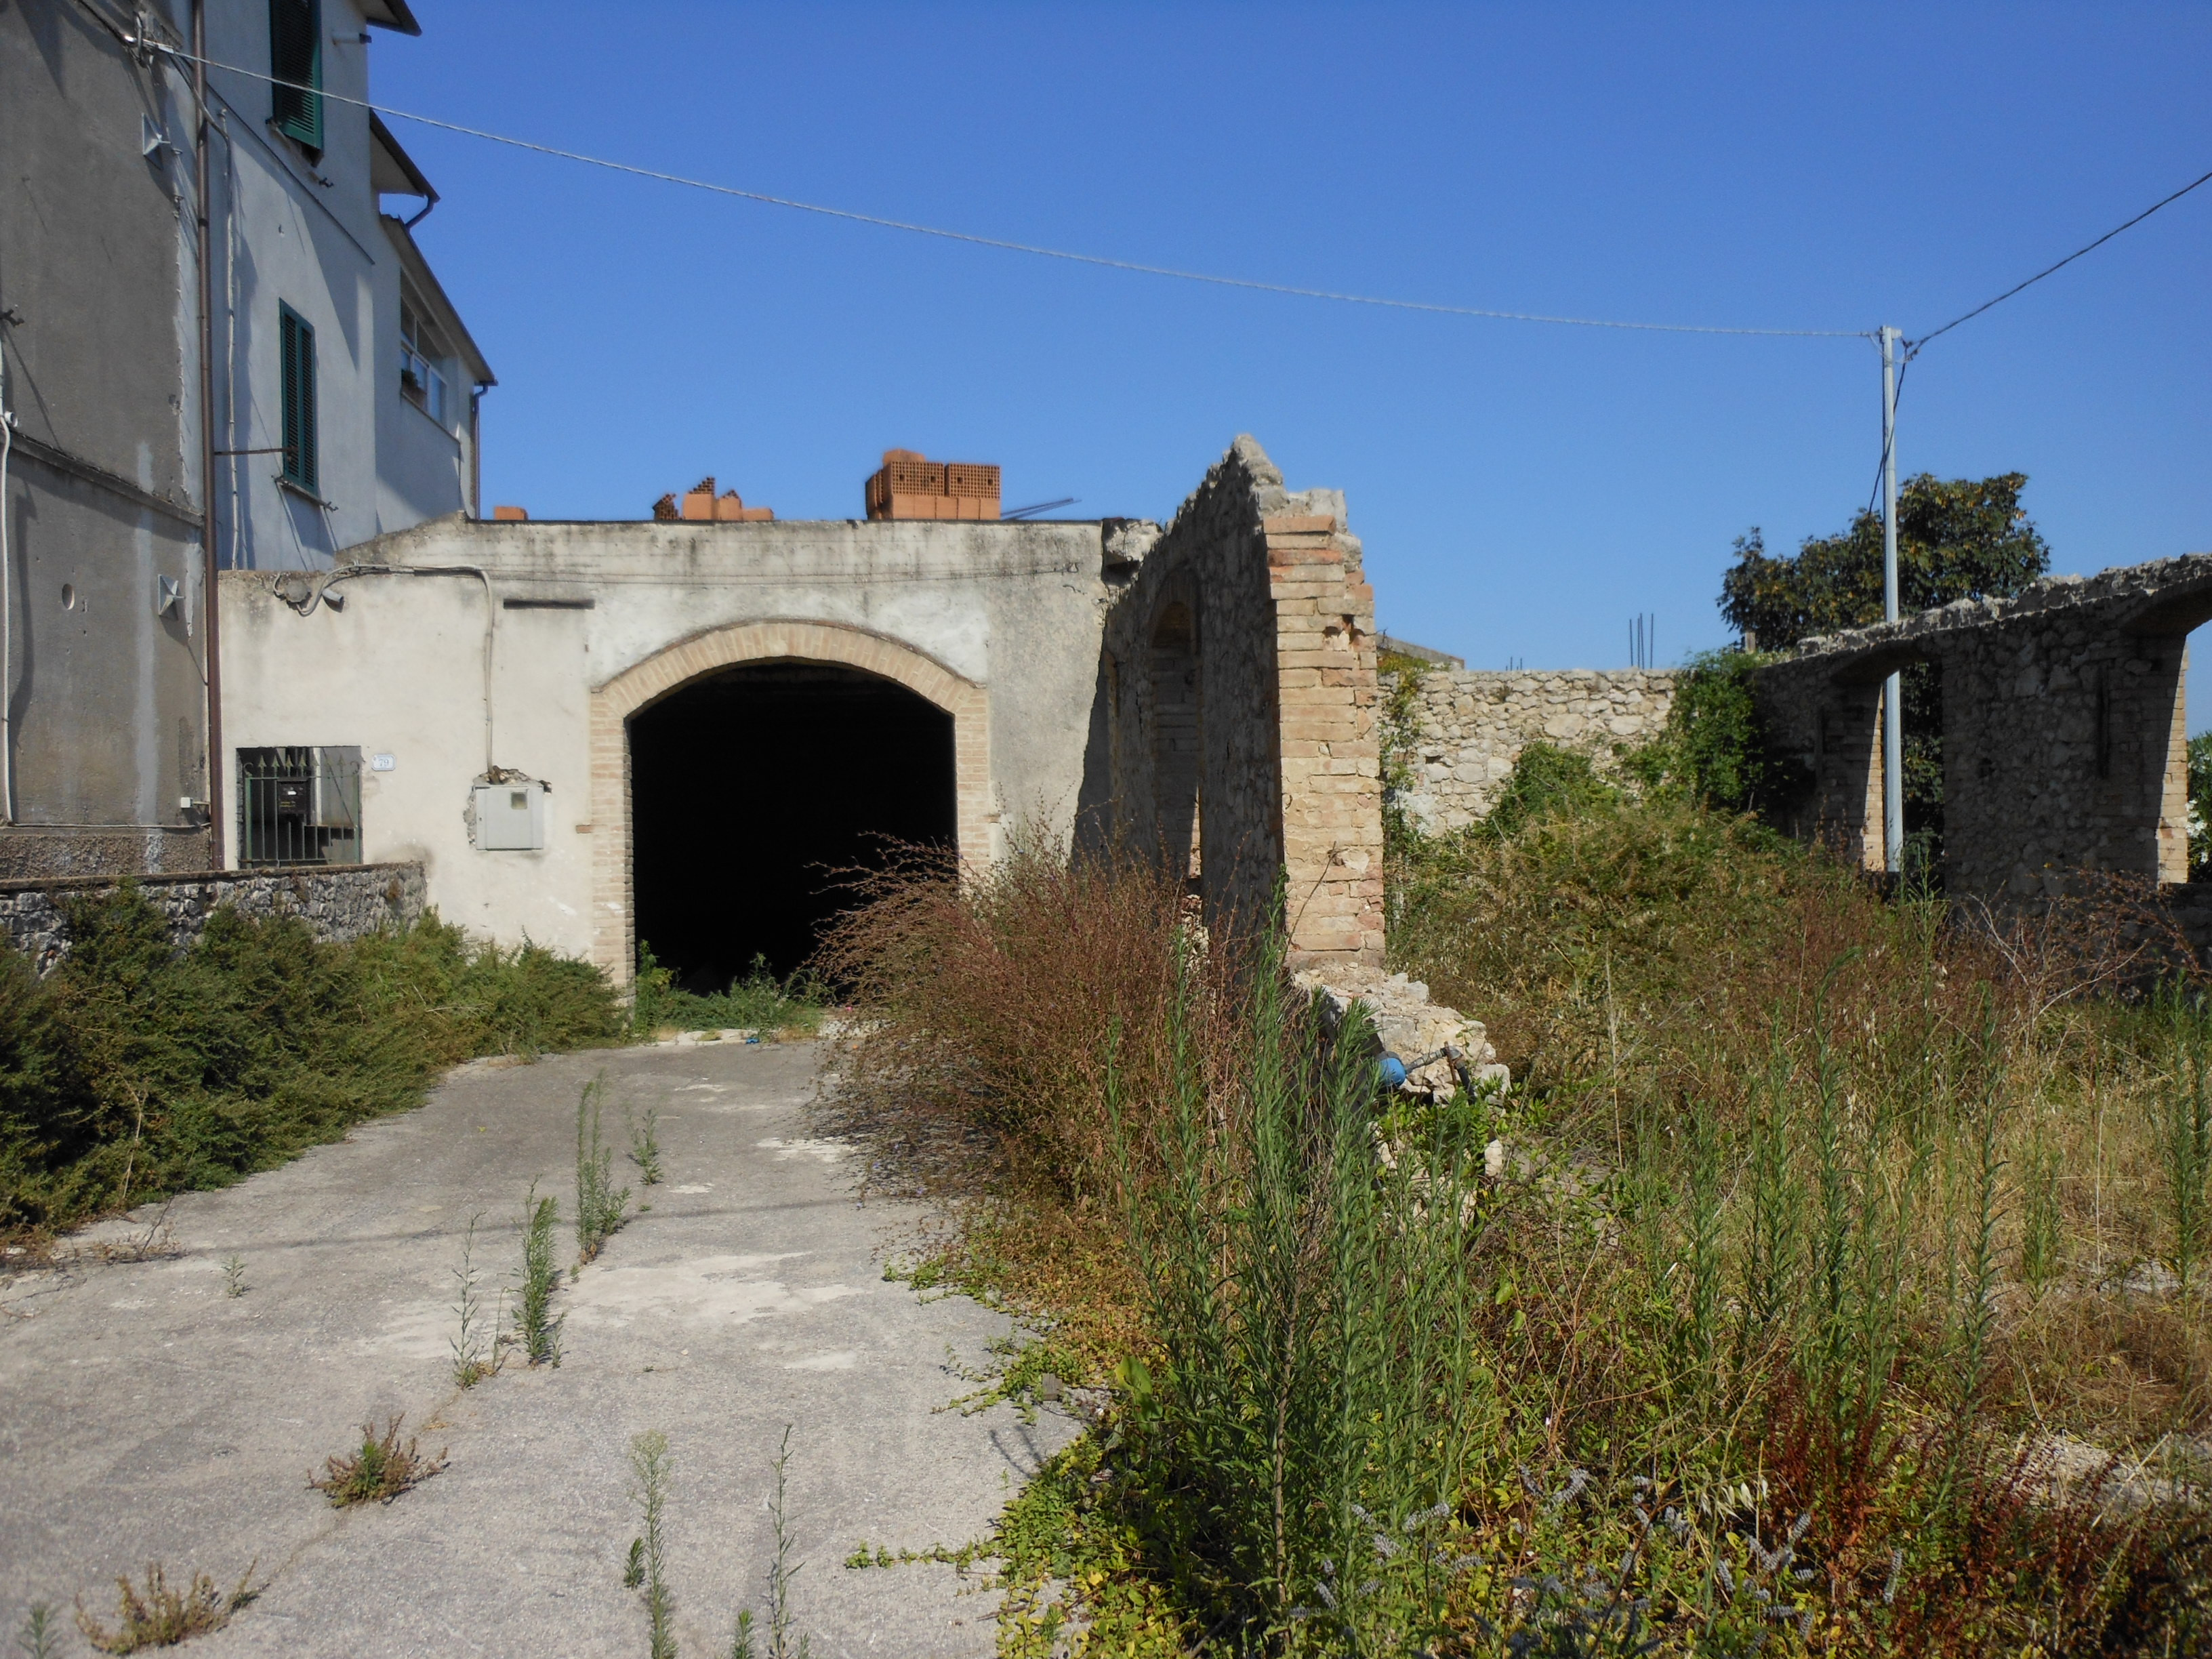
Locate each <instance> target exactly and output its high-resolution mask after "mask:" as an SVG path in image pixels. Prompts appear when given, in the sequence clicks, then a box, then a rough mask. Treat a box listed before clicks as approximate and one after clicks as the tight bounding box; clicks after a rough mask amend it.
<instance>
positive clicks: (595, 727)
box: [591, 622, 993, 986]
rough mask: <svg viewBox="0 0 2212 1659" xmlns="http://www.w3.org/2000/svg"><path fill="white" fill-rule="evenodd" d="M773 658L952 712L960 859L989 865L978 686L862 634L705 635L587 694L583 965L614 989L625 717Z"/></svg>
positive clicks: (628, 907)
mask: <svg viewBox="0 0 2212 1659" xmlns="http://www.w3.org/2000/svg"><path fill="white" fill-rule="evenodd" d="M777 659H792V660H797V661H801V662H820V663H835V664H836V665H840V666H842V667H846V668H854V669H858V670H859V671H861V672H862V673H866V674H873V675H876V676H878V678H883V679H887V680H890V681H893V682H895V683H896V684H900V685H902V686H904V687H906V688H907V690H909V691H912V692H914V693H915V694H916V695H917V696H921V697H923V698H925V699H926V700H927V701H928V702H932V703H933V704H935V705H936V706H937V707H938V708H942V709H943V710H945V713H946V714H950V715H951V716H952V769H953V801H954V810H955V814H956V822H957V831H956V841H957V847H958V849H959V854H960V861H961V863H962V864H963V865H967V866H981V865H983V864H985V863H987V862H988V861H989V860H990V857H991V818H992V816H993V807H992V801H991V714H990V698H989V696H988V694H987V692H986V691H985V690H984V689H983V688H982V687H981V686H980V685H978V684H975V682H974V681H973V680H970V679H968V678H965V677H963V676H962V675H960V674H957V673H955V672H954V671H952V670H951V669H950V668H947V667H946V666H945V665H944V664H943V663H941V662H939V661H938V660H937V659H935V658H934V657H932V656H929V655H927V653H923V652H921V651H917V650H915V648H914V647H912V646H910V645H906V644H903V643H902V642H901V641H897V640H895V639H892V638H890V636H889V635H884V634H878V633H875V632H872V630H870V629H864V628H853V627H848V626H845V625H842V624H839V623H816V622H754V623H732V624H730V625H728V626H726V627H720V628H710V629H704V630H702V632H700V633H697V634H694V635H690V637H689V638H686V639H682V640H678V641H676V642H675V643H674V644H673V645H670V646H668V647H665V648H663V649H662V650H659V651H658V652H655V653H653V655H652V656H650V657H647V659H645V660H644V661H642V662H640V663H636V664H634V665H631V666H630V667H629V668H626V669H624V670H623V671H622V672H621V673H619V674H617V675H615V676H614V677H613V678H611V679H608V680H606V681H605V682H604V683H602V684H599V685H597V686H595V687H593V688H592V709H591V744H592V782H591V792H592V828H593V830H594V833H593V835H592V962H593V963H595V964H596V965H597V966H598V967H599V968H600V969H603V970H604V971H605V973H606V975H607V976H608V978H609V979H611V981H614V983H615V984H617V985H620V986H626V985H628V984H629V982H630V979H631V976H632V971H633V969H634V968H635V963H636V961H637V911H636V908H635V904H634V902H633V895H632V891H631V884H630V876H631V871H632V868H633V863H632V860H633V849H632V847H631V841H630V757H629V721H630V717H631V716H632V715H634V714H638V713H639V712H641V710H643V709H646V708H650V707H651V706H652V705H653V704H654V703H656V702H659V701H660V700H661V699H662V698H663V697H665V696H669V695H671V693H673V692H675V691H678V690H682V689H683V688H684V686H686V685H688V684H690V683H691V682H692V681H694V680H696V679H698V678H700V677H702V675H706V674H711V673H714V672H715V671H717V670H719V669H723V668H730V667H734V666H736V665H738V664H740V663H749V662H770V661H775V660H777Z"/></svg>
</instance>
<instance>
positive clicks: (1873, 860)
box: [1758, 554, 2212, 901]
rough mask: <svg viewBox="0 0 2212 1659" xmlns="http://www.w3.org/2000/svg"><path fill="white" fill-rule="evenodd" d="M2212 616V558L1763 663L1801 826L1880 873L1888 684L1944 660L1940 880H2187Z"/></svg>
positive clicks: (1788, 816)
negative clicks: (2191, 715) (1907, 669)
mask: <svg viewBox="0 0 2212 1659" xmlns="http://www.w3.org/2000/svg"><path fill="white" fill-rule="evenodd" d="M2208 619H2212V555H2208V554H2191V555H2189V556H2185V557H2181V558H2177V559H2160V560H2156V561H2154V562H2150V563H2148V564H2142V565H2130V566H2126V567H2124V568H2118V569H2113V570H2108V571H2106V572H2104V573H2102V574H2100V575H2098V576H2095V577H2093V578H2090V579H2088V580H2083V579H2082V578H2081V577H2078V576H2064V577H2057V578H2054V579H2052V580H2048V581H2043V582H2039V583H2037V584H2035V585H2034V586H2033V587H2031V588H2029V589H2028V590H2027V592H2024V593H2022V594H2021V595H2019V596H2018V597H2017V598H2015V599H1991V600H1978V601H1974V600H1961V601H1960V602H1959V603H1958V604H1955V605H1946V606H1944V607H1942V609H1940V610H1936V611H1923V612H1921V613H1920V614H1919V615H1917V616H1914V617H1905V618H1903V619H1901V620H1899V621H1898V622H1896V623H1886V624H1882V625H1881V626H1877V627H1874V628H1865V629H1852V630H1850V631H1849V632H1845V633H1840V634H1836V635H1826V636H1823V637H1820V638H1815V639H1811V640H1808V641H1805V642H1804V643H1803V644H1802V645H1801V646H1800V647H1798V648H1797V649H1796V651H1795V652H1794V653H1791V654H1790V655H1789V656H1787V657H1784V658H1782V659H1779V660H1778V661H1776V662H1773V663H1771V664H1770V665H1766V666H1765V667H1763V668H1762V669H1761V670H1760V671H1759V675H1758V686H1759V699H1760V702H1761V705H1762V708H1763V711H1764V714H1765V719H1766V722H1767V726H1768V728H1769V731H1770V733H1771V739H1772V741H1773V742H1774V743H1775V744H1776V745H1777V746H1778V748H1780V749H1781V750H1784V752H1785V753H1787V754H1789V755H1791V756H1793V757H1796V759H1797V760H1798V761H1799V762H1800V763H1801V764H1802V766H1803V768H1804V769H1805V775H1806V778H1807V780H1808V787H1807V789H1806V792H1805V793H1804V795H1803V796H1802V799H1800V801H1799V802H1798V803H1797V804H1796V805H1795V806H1794V807H1793V808H1792V809H1790V811H1788V812H1786V813H1785V814H1784V815H1783V816H1784V820H1785V822H1786V823H1787V825H1788V827H1790V829H1794V830H1795V831H1796V833H1798V834H1800V835H1802V836H1808V837H1810V836H1820V837H1822V838H1825V839H1827V840H1830V841H1831V842H1835V843H1837V844H1838V845H1839V846H1841V847H1842V848H1844V851H1845V852H1846V853H1847V854H1850V856H1852V857H1854V858H1856V859H1857V860H1859V861H1861V862H1863V864H1864V865H1865V866H1868V867H1869V868H1877V869H1878V868H1881V866H1882V864H1883V861H1884V853H1885V850H1886V849H1885V848H1884V846H1883V841H1882V823H1881V817H1882V814H1881V799H1882V775H1881V683H1882V681H1883V679H1884V678H1886V677H1887V675H1888V674H1889V673H1891V672H1892V671H1894V670H1897V669H1899V668H1902V667H1904V666H1905V665H1907V664H1910V663H1913V662H1929V663H1933V664H1935V665H1936V668H1937V670H1938V673H1939V676H1940V681H1941V685H1942V706H1943V819H1944V828H1943V867H1942V878H1943V882H1944V885H1945V887H1946V889H1947V890H1948V891H1949V892H1951V893H1952V894H1953V895H1954V896H1958V897H1978V898H1984V899H1990V900H2010V901H2024V900H2028V899H2032V898H2034V897H2036V896H2042V895H2047V894H2051V893H2054V892H2057V891H2058V890H2061V889H2063V886H2064V885H2065V884H2066V882H2067V880H2068V878H2069V876H2070V875H2071V874H2072V873H2073V872H2076V871H2081V870H2097V871H2118V872H2129V873H2132V874H2136V875H2141V876H2147V877H2151V878H2154V879H2156V880H2158V881H2160V882H2161V883H2176V882H2179V881H2180V880H2181V879H2182V878H2184V877H2185V876H2186V874H2187V873H2188V828H2187V823H2186V812H2187V803H2186V799H2185V795H2186V787H2187V785H2186V780H2187V763H2186V756H2185V750H2184V744H2183V736H2184V732H2185V726H2184V724H2183V720H2184V708H2183V689H2184V682H2185V676H2186V671H2187V636H2188V634H2189V630H2190V629H2192V628H2194V627H2196V626H2197V624H2198V623H2202V622H2204V621H2206V620H2208Z"/></svg>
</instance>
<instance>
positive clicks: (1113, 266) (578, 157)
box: [143, 40, 1932, 340]
mask: <svg viewBox="0 0 2212 1659" xmlns="http://www.w3.org/2000/svg"><path fill="white" fill-rule="evenodd" d="M143 44H144V45H145V46H147V47H148V48H149V50H152V51H155V52H161V53H163V54H164V55H165V56H167V57H170V58H176V59H178V60H179V61H180V62H182V63H187V64H205V65H206V66H207V67H208V68H210V69H211V70H223V71H224V72H226V73H227V74H231V75H243V76H246V77H247V78H248V79H249V80H254V81H265V82H268V83H269V84H270V86H272V87H286V88H290V89H291V90H293V91H295V92H306V93H313V94H315V95H316V96H318V97H321V98H326V99H328V100H331V102H332V103H337V104H350V105H352V106H355V107H356V108H359V109H367V110H374V111H375V112H377V113H378V114H379V115H383V116H388V117H391V118H394V119H396V120H401V121H414V122H416V123H418V124H420V125H423V126H426V127H436V128H438V129H439V130H441V131H445V132H458V133H459V134H461V135H462V136H464V137H469V138H481V139H483V140H484V141H486V142H487V143H495V144H505V145H507V146H508V147H510V148H511V149H526V150H530V151H532V152H534V153H535V154H537V155H550V156H554V157H556V158H557V159H559V160H561V161H577V162H580V163H582V164H583V165H584V166H586V167H604V168H605V169H606V170H607V171H608V172H610V173H629V175H631V176H632V177H634V178H638V179H654V180H657V181H658V182H659V183H661V184H665V185H681V186H683V187H684V189H686V190H703V191H710V192H711V193H713V194H714V195H717V196H733V197H738V199H739V200H741V201H747V202H759V203H762V204H765V205H767V206H769V207H780V208H790V209H793V210H795V211H797V212H800V213H814V214H819V215H821V216H823V217H824V218H828V219H843V220H846V221H848V222H850V223H853V224H859V225H873V226H875V227H877V228H879V229H884V230H903V231H907V232H909V233H911V234H914V235H916V236H934V237H938V238H939V239H940V240H945V241H948V242H965V243H968V244H969V245H970V246H975V247H987V248H997V249H999V250H1000V251H1001V252H1007V253H1029V254H1034V255H1036V256H1037V257H1038V258H1046V259H1064V260H1066V261H1067V262H1068V263H1070V264H1079V265H1096V266H1099V267H1101V268H1103V269H1104V270H1127V271H1133V272H1135V273H1137V274H1138V275H1139V276H1167V277H1172V278H1173V279H1175V280H1176V281H1177V282H1182V283H1207V284H1210V285H1211V286H1212V287H1215V288H1239V289H1249V290H1250V291H1252V292H1254V293H1258V294H1281V295H1288V296H1290V297H1291V298H1293V299H1300V300H1333V301H1336V302H1338V303H1339V304H1341V305H1354V306H1376V307H1382V308H1383V309H1386V310H1390V311H1421V312H1429V313H1434V314H1436V315H1438V316H1445V317H1481V318H1486V319H1492V320H1493V321H1498V322H1507V323H1553V324H1558V325H1562V326H1565V327H1570V328H1618V329H1632V330H1636V331H1641V332H1645V333H1655V334H1735V335H1755V336H1762V337H1769V338H1787V339H1807V340H1863V339H1871V338H1872V337H1873V336H1872V334H1871V333H1870V332H1869V331H1868V330H1866V329H1863V328H1726V327H1720V326H1716V325H1711V324H1705V323H1638V322H1622V321H1619V320H1615V319H1607V318H1600V317H1558V316H1552V315H1549V314H1547V313H1541V312H1533V311H1492V310H1486V309H1484V308H1482V307H1476V306H1449V305H1443V304H1439V303H1437V302H1435V301H1427V300H1392V299H1385V298H1382V297H1380V296H1377V295H1370V294H1343V293H1339V292H1337V291H1336V290H1334V289H1322V288H1299V287H1297V286H1295V285H1293V284H1291V283H1263V282H1259V281H1257V280H1255V279H1254V278H1251V277H1247V276H1215V275H1212V274H1211V273H1209V272H1206V271H1197V270H1177V269H1176V268H1175V267H1173V266H1171V265H1154V264H1144V263H1143V262H1141V261H1139V260H1135V259H1115V258H1108V257H1107V256H1106V255H1104V254H1100V253H1076V252H1070V251H1069V250H1067V249H1066V248H1056V247H1041V246H1037V245H1036V244H1035V243H1033V242H1017V241H1012V240H1007V239H1006V238H1004V237H999V236H981V235H978V234H975V233H974V232H972V231H965V230H947V229H945V228H944V227H943V226H940V225H922V224H915V223H914V222H911V221H909V220H905V219H890V218H885V217H884V216H881V215H878V214H873V213H859V212H855V211H854V210H852V209H850V208H837V207H825V206H823V204H821V203H818V202H801V201H798V200H795V199H794V198H793V197H788V196H771V195H769V193H768V192H766V191H757V190H740V189H739V188H738V187H737V186H736V185H718V184H714V183H713V182H712V181H710V180H708V179H689V178H685V177H684V175H683V174H681V173H663V172H660V171H659V169H657V168H654V167H636V166H634V165H632V164H631V163H629V162H628V161H609V160H608V159H607V158H606V157H605V156H602V155H584V154H583V153H582V152H581V151H579V150H573V149H561V148H560V147H559V146H557V145H554V144H541V143H534V142H533V141H532V140H530V139H527V138H516V137H510V136H509V135H507V134H506V133H503V132H489V131H485V130H484V129H483V128H482V127H471V126H464V125H461V124H460V123H459V122H458V121H444V120H440V119H439V118H437V117H435V116H431V115H417V114H416V113H415V112H413V111H411V110H404V109H394V108H392V106H390V105H388V104H377V103H372V102H370V101H369V100H367V99H364V98H349V97H346V96H345V95H344V94H342V93H335V92H326V91H325V90H324V89H323V88H319V87H312V86H307V85H305V84H303V83H301V82H297V81H286V80H283V79H282V78H280V77H278V76H274V75H268V74H264V73H263V72H262V71H261V70H251V69H246V68H245V67H244V66H242V65H240V64H225V63H222V62H219V61H217V60H216V59H215V58H198V57H195V56H194V55H193V54H192V53H191V52H184V51H180V50H179V49H178V48H177V47H175V46H168V45H167V44H165V43H164V42H161V41H159V40H146V41H145V42H144V43H143ZM1931 338H1932V336H1931Z"/></svg>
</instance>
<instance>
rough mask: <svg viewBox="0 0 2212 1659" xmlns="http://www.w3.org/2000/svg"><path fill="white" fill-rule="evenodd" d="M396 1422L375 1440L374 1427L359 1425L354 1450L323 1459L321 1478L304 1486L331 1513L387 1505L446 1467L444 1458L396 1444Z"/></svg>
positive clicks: (311, 1477) (310, 1478) (410, 1443)
mask: <svg viewBox="0 0 2212 1659" xmlns="http://www.w3.org/2000/svg"><path fill="white" fill-rule="evenodd" d="M399 1424H400V1419H399V1418H398V1417H396V1416H395V1417H393V1418H392V1420H391V1421H390V1422H388V1423H387V1424H386V1425H385V1428H384V1433H383V1434H382V1435H381V1436H379V1435H378V1433H377V1432H376V1425H374V1423H364V1424H362V1425H361V1445H360V1447H359V1449H356V1450H354V1451H351V1452H347V1453H344V1454H343V1455H338V1456H336V1457H330V1458H325V1460H324V1468H323V1474H322V1475H321V1476H320V1477H319V1478H318V1477H316V1476H314V1475H312V1474H311V1475H309V1476H308V1477H307V1485H308V1486H310V1487H312V1488H313V1490H315V1491H316V1492H320V1493H322V1494H323V1496H324V1497H325V1498H329V1499H330V1500H331V1508H333V1509H341V1510H342V1509H347V1508H350V1507H351V1506H352V1505H354V1504H370V1503H374V1504H389V1503H390V1502H392V1499H393V1498H397V1497H398V1496H399V1494H400V1493H402V1492H405V1491H407V1490H408V1489H409V1488H410V1487H412V1486H420V1485H421V1484H422V1482H423V1481H425V1480H428V1479H429V1478H430V1477H431V1476H432V1475H434V1474H437V1472H438V1471H439V1470H441V1469H442V1468H445V1467H446V1454H445V1453H444V1452H440V1453H439V1454H438V1455H436V1456H435V1457H425V1456H423V1455H422V1454H421V1453H420V1452H418V1451H417V1450H416V1443H415V1442H414V1441H413V1440H412V1439H410V1440H409V1441H408V1442H407V1443H406V1444H405V1445H404V1446H403V1445H401V1444H400V1443H399Z"/></svg>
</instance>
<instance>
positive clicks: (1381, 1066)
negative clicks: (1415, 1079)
mask: <svg viewBox="0 0 2212 1659" xmlns="http://www.w3.org/2000/svg"><path fill="white" fill-rule="evenodd" d="M1375 1070H1376V1082H1377V1083H1379V1084H1380V1085H1382V1086H1383V1088H1385V1089H1395V1088H1398V1087H1401V1085H1403V1084H1404V1083H1405V1081H1406V1062H1405V1061H1404V1060H1401V1059H1399V1058H1398V1056H1397V1055H1395V1054H1385V1055H1383V1058H1382V1059H1381V1060H1379V1061H1377V1062H1376V1067H1375Z"/></svg>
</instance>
